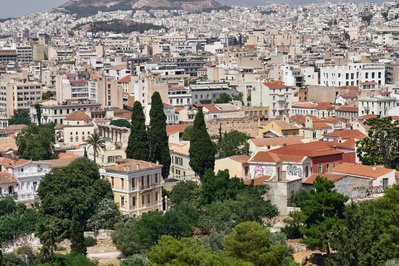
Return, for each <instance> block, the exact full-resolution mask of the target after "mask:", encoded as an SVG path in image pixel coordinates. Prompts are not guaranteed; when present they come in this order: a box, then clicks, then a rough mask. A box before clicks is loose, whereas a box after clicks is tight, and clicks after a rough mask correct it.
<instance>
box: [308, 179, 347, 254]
mask: <svg viewBox="0 0 399 266" xmlns="http://www.w3.org/2000/svg"><path fill="white" fill-rule="evenodd" d="M314 186H315V190H311V191H310V192H309V195H308V196H307V197H305V200H303V201H302V202H300V207H301V215H302V222H303V225H302V226H301V228H300V231H301V233H302V234H303V235H304V240H303V241H304V243H306V244H307V245H309V246H310V247H312V248H319V249H321V250H327V254H329V253H330V247H329V242H330V236H331V232H332V230H333V227H334V226H335V224H337V223H339V222H340V219H342V218H343V217H344V210H345V202H346V201H347V200H348V197H346V196H343V195H341V194H339V193H338V192H336V191H334V183H333V182H332V181H330V180H328V179H326V178H324V177H321V176H318V177H316V181H315V183H314Z"/></svg>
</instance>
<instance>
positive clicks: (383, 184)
mask: <svg viewBox="0 0 399 266" xmlns="http://www.w3.org/2000/svg"><path fill="white" fill-rule="evenodd" d="M387 186H388V178H383V179H382V187H384V188H385V187H387Z"/></svg>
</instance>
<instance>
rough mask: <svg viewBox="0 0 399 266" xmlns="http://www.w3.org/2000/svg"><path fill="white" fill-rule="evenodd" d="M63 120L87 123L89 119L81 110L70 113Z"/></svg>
mask: <svg viewBox="0 0 399 266" xmlns="http://www.w3.org/2000/svg"><path fill="white" fill-rule="evenodd" d="M65 120H70V121H82V120H83V121H88V120H91V117H90V116H88V115H87V114H86V113H85V111H83V110H79V111H75V112H72V113H70V114H69V115H67V116H66V117H65Z"/></svg>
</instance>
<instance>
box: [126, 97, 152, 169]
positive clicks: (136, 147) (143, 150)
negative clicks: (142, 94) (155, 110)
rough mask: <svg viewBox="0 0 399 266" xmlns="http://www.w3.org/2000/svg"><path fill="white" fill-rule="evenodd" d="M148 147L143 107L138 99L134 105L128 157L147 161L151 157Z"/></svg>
mask: <svg viewBox="0 0 399 266" xmlns="http://www.w3.org/2000/svg"><path fill="white" fill-rule="evenodd" d="M148 148H149V142H148V135H147V129H146V126H145V116H144V112H143V107H142V106H141V103H140V102H138V101H136V102H135V103H134V105H133V112H132V127H131V130H130V136H129V142H128V145H127V148H126V157H127V158H129V159H136V160H143V161H147V160H148V159H149V151H148Z"/></svg>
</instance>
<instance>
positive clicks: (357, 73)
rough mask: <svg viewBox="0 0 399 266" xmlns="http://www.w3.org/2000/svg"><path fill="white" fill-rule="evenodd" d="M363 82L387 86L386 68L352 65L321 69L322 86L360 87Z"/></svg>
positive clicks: (375, 65)
mask: <svg viewBox="0 0 399 266" xmlns="http://www.w3.org/2000/svg"><path fill="white" fill-rule="evenodd" d="M361 82H376V83H378V84H379V85H385V66H384V65H383V64H360V63H352V64H348V65H343V66H329V67H321V68H320V85H323V86H338V87H341V86H358V85H359V83H361Z"/></svg>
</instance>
